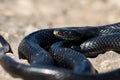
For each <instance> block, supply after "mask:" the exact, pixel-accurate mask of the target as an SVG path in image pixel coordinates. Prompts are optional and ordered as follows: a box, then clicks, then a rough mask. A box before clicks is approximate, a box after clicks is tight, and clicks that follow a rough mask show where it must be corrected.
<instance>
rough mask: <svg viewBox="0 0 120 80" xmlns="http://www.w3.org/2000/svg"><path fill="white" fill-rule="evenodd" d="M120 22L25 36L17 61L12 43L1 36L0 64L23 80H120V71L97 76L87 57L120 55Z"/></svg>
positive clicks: (48, 30) (40, 32)
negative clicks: (104, 54) (22, 60)
mask: <svg viewBox="0 0 120 80" xmlns="http://www.w3.org/2000/svg"><path fill="white" fill-rule="evenodd" d="M119 32H120V23H114V24H108V25H103V26H86V27H66V28H53V29H42V30H39V31H36V32H33V33H31V34H29V35H28V36H26V37H25V38H24V39H23V40H22V41H21V43H20V45H19V47H18V54H19V58H20V59H27V60H28V62H29V63H30V65H26V64H22V63H19V62H16V61H15V60H14V59H12V58H11V57H9V56H8V55H6V53H7V52H11V53H12V49H11V47H10V45H9V43H8V42H7V41H6V40H5V39H4V38H3V37H2V36H0V42H1V44H2V47H1V48H0V64H1V65H2V67H3V68H4V69H5V70H6V71H7V72H8V73H9V74H10V75H11V76H13V77H20V78H22V79H24V80H120V69H116V70H113V71H110V72H106V73H98V72H97V70H96V69H95V68H94V67H93V66H92V64H91V63H90V62H89V60H88V59H87V57H97V55H99V54H100V53H104V52H106V51H109V50H113V51H116V52H119V46H120V45H119V44H120V43H119V42H120V33H119Z"/></svg>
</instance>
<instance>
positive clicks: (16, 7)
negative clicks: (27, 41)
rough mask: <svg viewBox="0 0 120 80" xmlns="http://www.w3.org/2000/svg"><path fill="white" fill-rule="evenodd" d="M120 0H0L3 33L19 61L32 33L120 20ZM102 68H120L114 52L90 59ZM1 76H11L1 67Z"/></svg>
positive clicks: (0, 30) (4, 78)
mask: <svg viewBox="0 0 120 80" xmlns="http://www.w3.org/2000/svg"><path fill="white" fill-rule="evenodd" d="M119 3H120V0H0V34H1V35H3V36H4V37H5V39H7V40H8V41H9V43H10V45H11V46H12V49H13V52H14V54H13V55H11V54H9V56H11V57H13V58H14V59H15V60H16V61H19V62H22V63H26V61H25V60H19V59H18V54H17V53H18V52H17V48H18V45H19V43H20V41H21V40H22V39H23V38H24V37H25V36H26V35H27V34H29V33H31V32H33V31H36V30H39V29H43V28H53V27H67V26H88V25H89V26H90V25H103V24H110V23H116V22H120V5H119ZM90 61H91V62H92V63H93V65H94V67H95V68H96V69H97V70H98V71H99V72H106V71H110V70H113V69H116V68H120V63H119V62H120V55H119V54H117V53H115V52H111V51H110V52H107V53H106V54H101V55H99V56H98V57H97V58H94V59H90ZM0 72H1V74H0V80H21V79H18V78H12V77H11V76H10V75H9V74H8V73H7V72H5V71H4V69H3V68H2V67H0Z"/></svg>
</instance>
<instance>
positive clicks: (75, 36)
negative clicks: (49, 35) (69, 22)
mask: <svg viewBox="0 0 120 80" xmlns="http://www.w3.org/2000/svg"><path fill="white" fill-rule="evenodd" d="M53 34H54V35H55V36H57V37H58V38H61V39H65V40H80V39H81V38H82V36H83V35H82V32H79V31H78V30H77V29H73V28H64V29H63V28H61V29H56V30H54V31H53Z"/></svg>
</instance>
